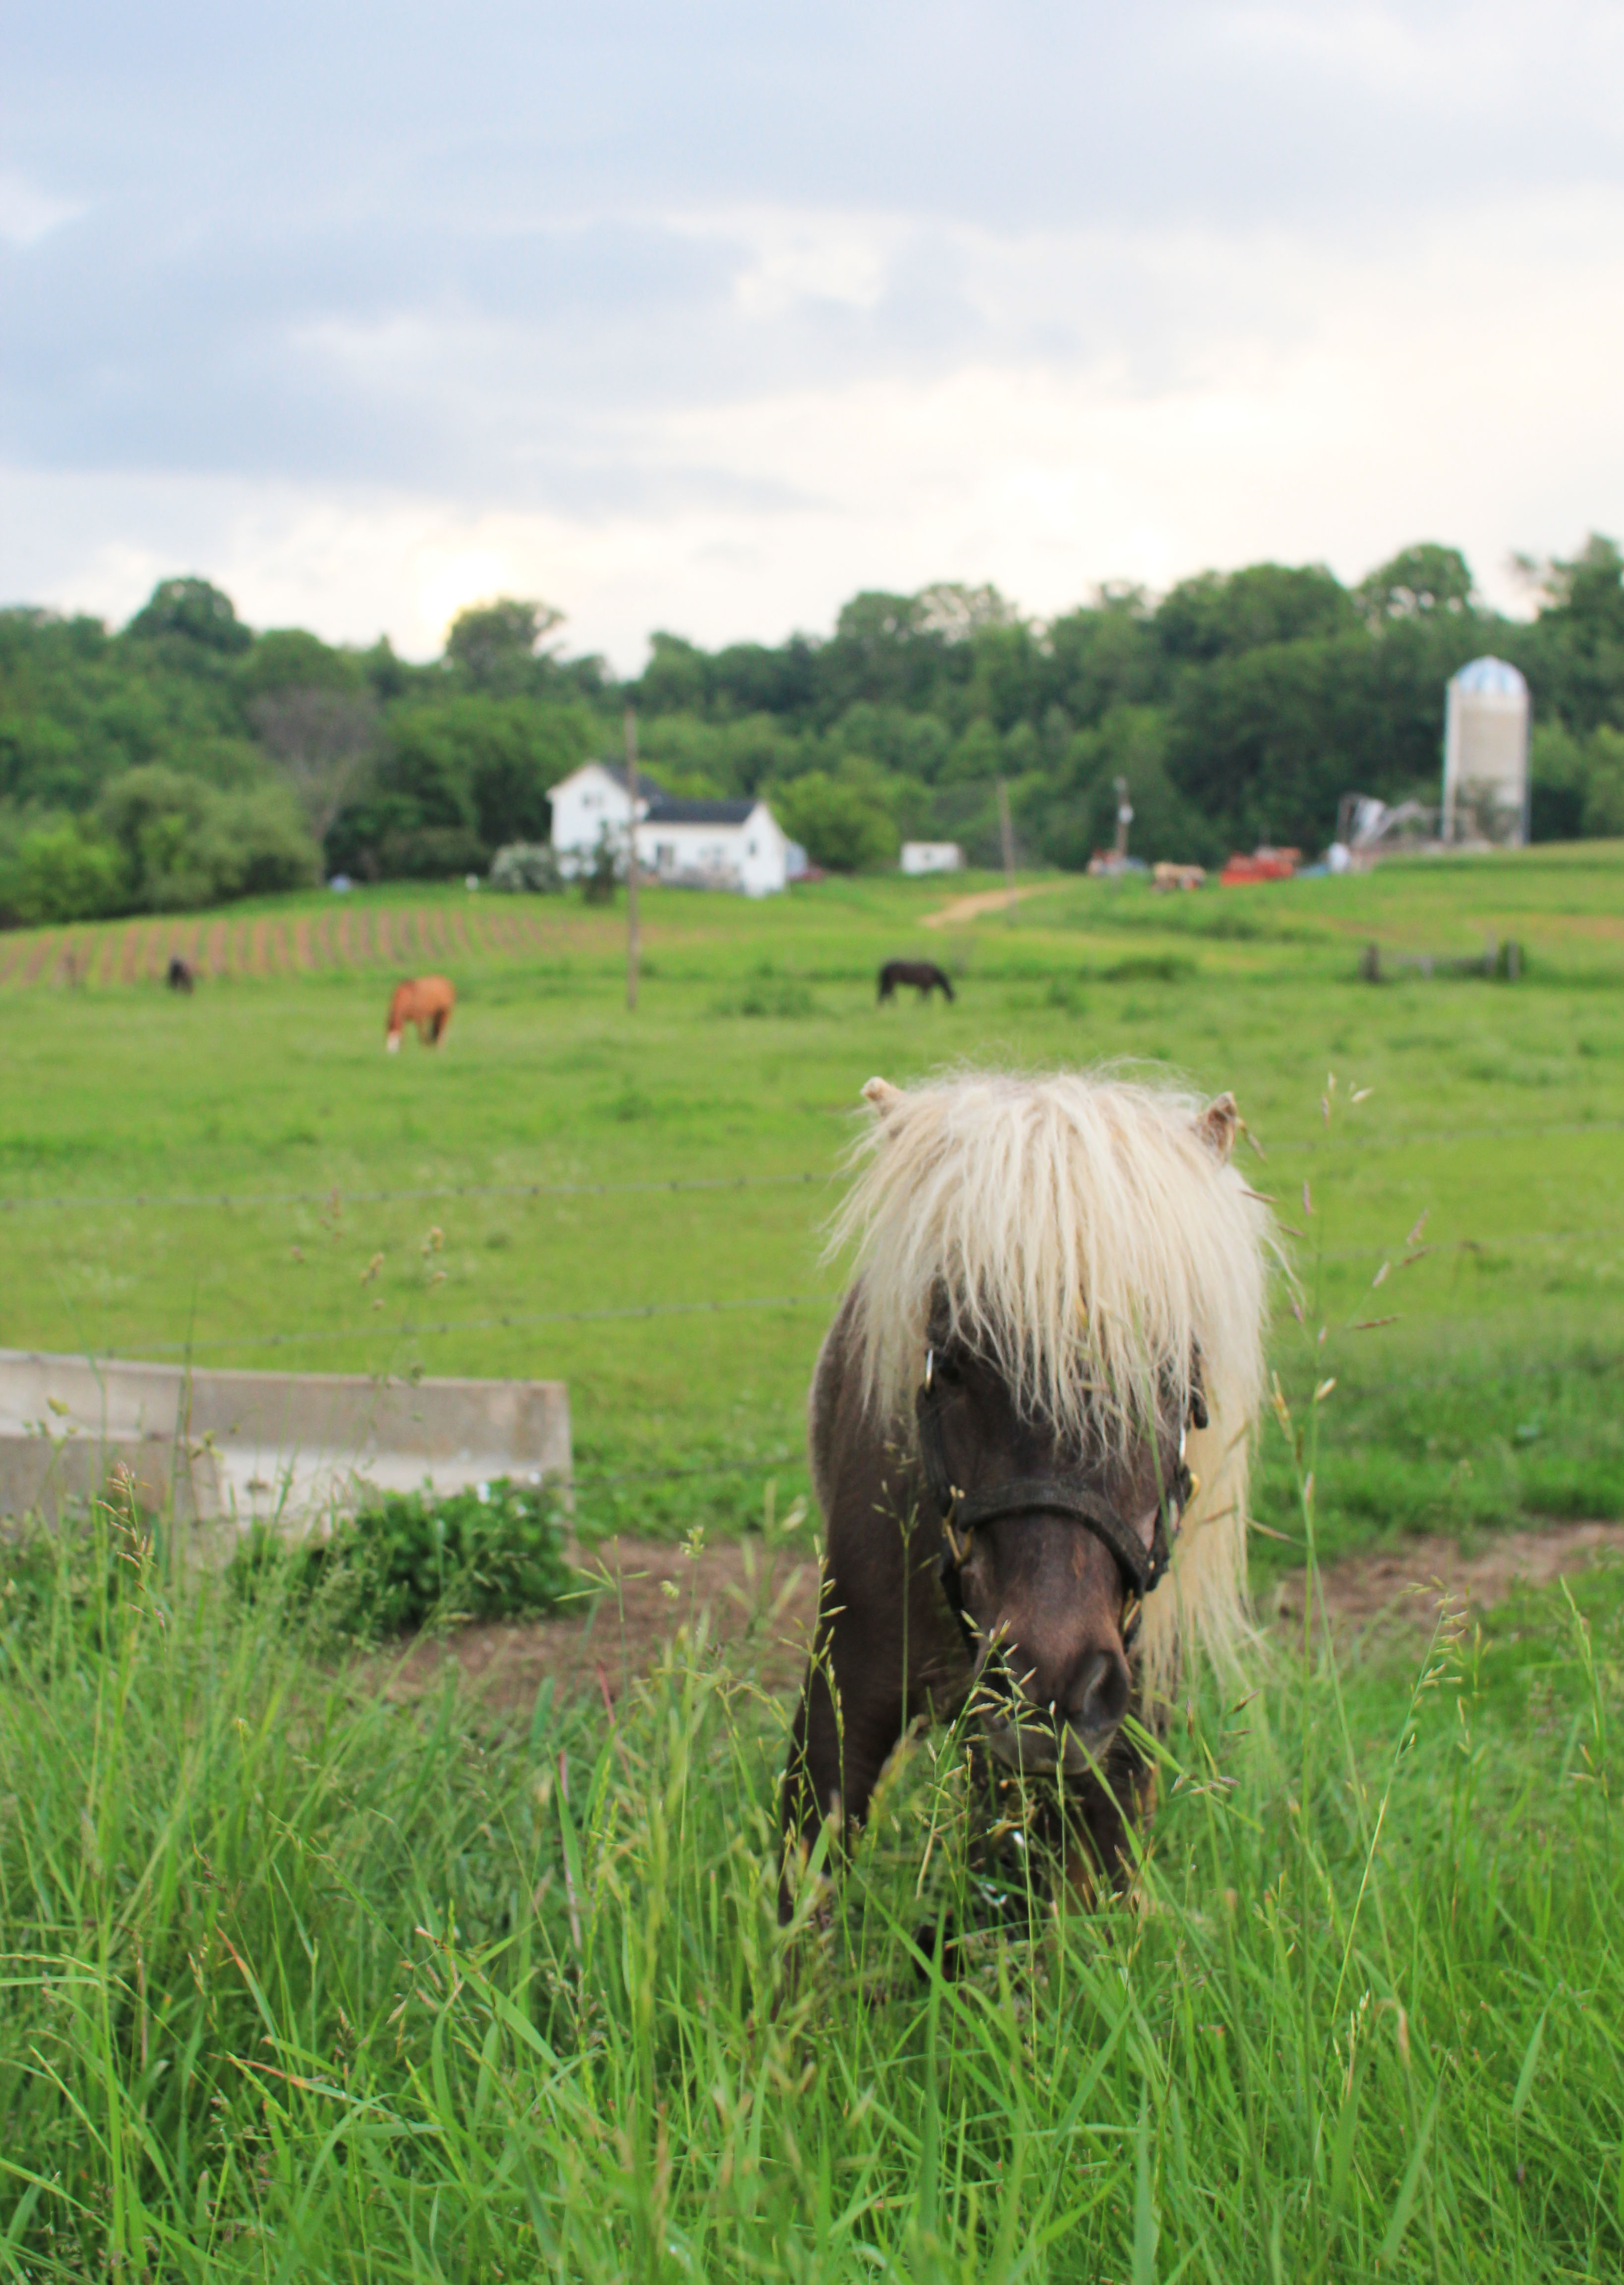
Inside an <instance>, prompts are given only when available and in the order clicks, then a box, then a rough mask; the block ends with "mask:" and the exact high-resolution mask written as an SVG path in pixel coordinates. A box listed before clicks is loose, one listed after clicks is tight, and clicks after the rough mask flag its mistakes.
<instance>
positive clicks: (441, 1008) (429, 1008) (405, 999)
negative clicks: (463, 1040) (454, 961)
mask: <svg viewBox="0 0 1624 2285" xmlns="http://www.w3.org/2000/svg"><path fill="white" fill-rule="evenodd" d="M456 1005H457V994H456V993H455V991H454V990H453V989H452V987H451V985H449V984H448V983H447V982H446V980H445V978H444V977H443V976H414V977H413V978H412V981H411V983H410V984H397V985H396V986H395V997H394V998H393V999H392V1000H391V1001H390V1002H389V1028H388V1032H387V1033H385V1035H384V1042H383V1044H384V1046H385V1047H386V1048H388V1051H389V1053H390V1054H391V1055H392V1056H393V1055H398V1053H399V1052H400V1035H401V1033H403V1032H404V1030H405V1028H406V1026H407V1025H408V1024H415V1025H417V1035H418V1037H419V1039H420V1040H421V1041H422V1042H423V1045H424V1046H425V1047H426V1048H437V1047H438V1046H439V1044H440V1035H441V1033H443V1031H444V1029H445V1027H446V1025H448V1024H449V1023H450V1022H451V1009H453V1008H454V1007H455V1006H456Z"/></svg>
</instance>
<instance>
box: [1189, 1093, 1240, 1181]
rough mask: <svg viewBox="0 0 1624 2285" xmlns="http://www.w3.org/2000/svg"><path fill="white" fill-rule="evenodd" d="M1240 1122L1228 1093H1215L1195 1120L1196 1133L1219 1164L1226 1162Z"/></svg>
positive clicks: (1232, 1147) (1226, 1163)
mask: <svg viewBox="0 0 1624 2285" xmlns="http://www.w3.org/2000/svg"><path fill="white" fill-rule="evenodd" d="M1240 1124H1241V1114H1240V1112H1239V1111H1238V1110H1237V1109H1236V1102H1235V1097H1234V1096H1233V1095H1229V1094H1224V1095H1215V1096H1214V1097H1213V1099H1212V1102H1211V1103H1208V1105H1207V1107H1206V1109H1205V1110H1204V1111H1203V1112H1202V1114H1201V1116H1200V1118H1199V1119H1196V1134H1197V1135H1199V1136H1200V1137H1201V1140H1202V1141H1203V1142H1204V1143H1205V1145H1206V1147H1207V1149H1208V1150H1210V1151H1211V1152H1212V1156H1213V1157H1214V1158H1216V1159H1218V1160H1219V1162H1220V1165H1224V1166H1227V1165H1228V1161H1229V1153H1230V1152H1231V1151H1232V1150H1234V1148H1235V1138H1236V1134H1237V1132H1238V1131H1239V1128H1240Z"/></svg>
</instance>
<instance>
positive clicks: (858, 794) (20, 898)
mask: <svg viewBox="0 0 1624 2285" xmlns="http://www.w3.org/2000/svg"><path fill="white" fill-rule="evenodd" d="M1523 569H1524V571H1525V575H1526V578H1527V580H1528V582H1529V585H1530V589H1531V593H1532V596H1533V600H1534V611H1533V615H1532V616H1530V617H1528V618H1526V619H1510V618H1507V617H1505V616H1501V615H1499V614H1496V613H1495V612H1493V611H1491V610H1489V609H1487V608H1486V607H1485V605H1484V604H1483V603H1482V601H1481V600H1480V599H1479V596H1478V595H1477V594H1476V593H1475V591H1474V588H1473V584H1472V579H1471V572H1470V569H1469V568H1468V566H1467V564H1466V562H1465V561H1464V559H1463V556H1462V555H1461V554H1460V553H1459V551H1458V550H1456V549H1454V548H1449V547H1444V546H1437V545H1432V544H1428V545H1423V546H1415V547H1411V548H1408V549H1406V550H1404V551H1403V552H1402V553H1401V554H1399V555H1397V556H1395V557H1394V558H1393V561H1391V562H1389V563H1386V564H1384V565H1383V566H1382V567H1381V568H1380V569H1377V570H1376V571H1374V572H1372V573H1371V574H1370V576H1369V577H1368V578H1366V579H1364V580H1363V581H1361V582H1360V583H1359V585H1356V586H1353V587H1345V586H1344V585H1342V584H1341V583H1340V582H1339V581H1338V579H1336V578H1335V577H1333V575H1332V574H1331V573H1330V571H1329V570H1326V569H1323V568H1322V567H1321V566H1314V565H1310V566H1306V567H1291V566H1284V565H1279V564H1273V563H1261V564H1254V565H1251V566H1249V567H1247V568H1246V569H1242V570H1238V571H1234V572H1228V573H1220V572H1205V573H1203V574H1201V575H1200V576H1199V577H1195V578H1191V579H1187V580H1184V581H1181V583H1180V584H1179V585H1176V586H1174V587H1173V588H1172V589H1171V590H1170V591H1169V592H1168V593H1166V594H1165V595H1162V596H1160V597H1156V596H1152V595H1150V594H1149V593H1146V592H1145V591H1144V590H1143V589H1142V588H1138V587H1130V586H1121V585H1117V586H1108V587H1105V588H1102V590H1100V591H1099V592H1098V593H1096V594H1095V595H1094V597H1093V598H1092V599H1091V600H1090V601H1088V602H1087V603H1086V604H1083V605H1080V606H1079V608H1078V609H1075V610H1071V611H1068V612H1063V613H1062V614H1061V615H1060V616H1057V617H1055V618H1054V619H1051V620H1049V621H1047V623H1040V622H1038V621H1035V620H1032V619H1030V618H1027V617H1024V616H1022V614H1021V613H1019V612H1018V611H1017V610H1016V609H1015V607H1014V606H1013V605H1012V604H1011V603H1009V602H1008V601H1007V600H1006V599H1005V598H1004V597H1003V596H1001V595H1000V594H999V593H998V592H997V590H996V589H994V588H992V587H967V586H958V585H938V586H933V587H928V588H925V589H923V590H922V592H920V593H917V594H913V595H899V594H890V593H877V592H870V593H862V594H859V595H857V596H855V597H853V598H852V600H851V601H850V602H849V603H847V604H846V605H845V606H844V608H843V609H842V611H841V612H840V614H839V616H838V618H837V619H836V624H835V627H834V629H833V631H832V632H831V633H829V634H828V636H825V637H821V638H818V637H812V636H807V635H794V636H791V637H790V638H789V640H788V641H786V642H784V643H781V644H778V645H772V644H762V643H738V644H733V645H729V646H727V647H726V648H721V649H718V650H714V651H707V650H705V649H703V648H701V647H700V646H698V645H697V644H694V643H692V642H689V641H687V640H685V639H684V638H682V637H681V636H679V635H675V634H671V633H667V632H656V633H655V635H654V636H653V638H652V639H651V645H650V656H649V659H648V662H647V665H646V667H645V668H644V670H643V672H642V673H641V674H640V675H639V677H638V678H636V679H635V680H633V681H631V682H627V683H619V682H616V679H614V677H613V676H612V675H611V674H610V673H609V672H608V670H607V669H606V667H605V666H604V664H603V662H602V661H601V660H600V659H598V658H595V657H590V656H569V654H568V653H567V651H566V648H565V647H564V644H563V641H562V639H561V619H560V616H559V614H558V613H556V612H555V611H553V610H551V609H548V608H547V607H545V606H544V605H542V604H539V603H535V602H529V601H517V600H513V599H503V600H500V601H496V602H494V603H490V604H483V605H480V606H476V607H475V608H474V609H469V610H466V611H464V612H463V613H461V614H460V616H459V617H458V618H457V619H456V621H455V622H454V623H453V624H452V626H451V631H450V633H449V635H448V637H447V640H446V645H445V649H444V652H443V656H441V657H439V658H438V659H435V660H434V661H432V662H430V663H428V664H425V665H417V664H410V663H408V662H406V661H404V660H402V659H400V658H398V657H396V655H395V653H394V652H393V651H392V650H391V648H390V647H389V645H388V642H387V641H382V640H381V641H380V642H379V643H377V644H375V645H374V646H373V648H371V649H358V648H347V647H337V646H333V645H330V644H327V643H324V642H322V641H321V640H319V639H318V637H317V636H315V635H313V634H310V633H308V632H304V631H302V630H300V629H275V630H270V631H266V632H255V631H254V630H252V629H251V628H249V627H247V626H246V625H244V624H243V623H242V622H241V621H240V620H239V618H238V616H237V614H236V611H235V609H233V607H232V604H231V600H230V599H229V597H227V596H226V595H224V594H223V593H221V592H220V590H219V589H218V588H216V587H214V586H213V585H210V584H209V583H208V581H206V580H202V579H197V578H180V579H167V580H164V581H162V582H161V584H160V585H159V586H158V587H157V588H156V589H155V590H154V592H153V596H152V598H151V599H150V601H148V602H147V603H146V604H145V607H144V608H143V609H141V610H140V611H138V612H137V614H136V616H134V617H133V618H132V619H131V620H130V621H129V624H128V625H126V626H124V627H123V628H122V629H120V630H118V631H116V632H114V631H111V630H109V629H108V628H107V627H106V626H105V625H104V624H102V623H101V622H100V621H98V620H96V619H92V618H88V617H72V618H65V617H61V616H58V615H56V614H54V613H51V612H49V611H45V610H40V609H12V610H8V611H4V612H0V921H4V922H7V923H19V922H30V921H39V920H59V919H69V918H77V917H81V916H85V915H94V914H98V913H108V912H120V911H135V910H166V909H179V908H184V907H196V906H200V905H204V904H208V903H214V902H217V901H219V900H221V899H228V898H231V897H234V896H243V895H255V894H262V893H266V892H269V891H276V890H280V889H286V888H292V887H295V886H298V885H300V884H302V883H306V882H310V881H313V880H316V879H318V878H319V877H321V876H323V874H324V873H325V874H326V875H332V874H333V873H338V872H345V873H349V874H351V875H354V876H358V877H361V878H366V879H381V878H388V877H402V876H416V877H423V878H443V877H446V876H455V875H458V874H460V873H463V872H465V871H470V870H483V869H484V868H485V866H486V865H487V864H488V863H489V861H490V857H491V855H492V854H493V852H495V851H496V850H497V849H498V848H499V847H501V846H502V845H503V844H506V843H510V842H514V841H527V840H537V839H545V836H546V833H547V830H548V825H549V813H548V803H547V791H546V789H547V788H548V786H549V785H551V784H553V783H555V782H556V781H557V780H558V779H559V778H561V777H562V776H563V775H565V774H566V773H568V772H569V770H570V769H571V768H573V767H574V766H576V765H577V763H578V762H580V761H582V760H584V759H585V758H588V757H589V756H591V755H592V754H594V753H604V752H612V751H614V750H615V749H616V744H617V741H618V733H619V719H620V714H621V711H622V709H623V708H624V706H625V705H626V704H628V703H631V704H634V705H636V706H637V708H638V710H639V720H640V724H641V747H642V751H643V754H644V756H645V758H646V759H647V764H648V766H649V768H650V769H651V770H652V771H654V772H655V773H656V774H657V775H658V777H659V778H660V780H661V781H662V782H663V784H665V785H666V786H667V787H668V788H669V789H671V791H673V792H678V793H683V794H687V795H690V796H698V797H703V796H706V795H710V796H715V797H729V796H734V797H736V796H741V795H756V794H765V796H766V797H768V798H769V799H770V800H771V802H772V803H773V807H774V810H775V811H776V813H778V815H779V817H780V819H781V822H782V823H783V825H784V827H785V828H786V830H787V831H788V833H789V834H790V835H791V836H793V837H794V838H795V839H796V840H798V841H800V842H802V843H803V844H804V845H805V847H806V848H807V850H808V852H809V854H810V855H811V856H812V858H813V859H814V860H816V861H817V862H819V863H821V864H824V865H826V866H828V867H831V868H837V869H861V868H873V867H880V866H884V865H887V864H890V863H891V862H893V861H894V860H895V857H896V852H897V848H898V843H899V841H900V840H901V839H902V838H904V837H910V838H932V839H945V840H955V841H959V842H961V843H962V844H965V846H966V848H967V851H968V852H969V855H970V857H971V859H972V860H980V861H992V860H993V859H994V858H995V855H996V851H997V836H998V828H997V785H998V781H999V780H1000V778H1002V779H1003V781H1005V783H1006V784H1007V786H1008V792H1009V800H1010V806H1011V811H1012V814H1013V817H1014V820H1015V825H1016V835H1017V838H1018V841H1019V844H1020V848H1021V852H1022V854H1023V856H1024V857H1025V858H1026V859H1028V860H1032V861H1040V862H1047V863H1052V864H1055V865H1060V866H1063V867H1078V866H1081V865H1083V864H1085V863H1086V862H1087V859H1088V857H1089V855H1090V853H1091V852H1093V850H1094V849H1095V848H1096V847H1099V846H1100V845H1102V844H1105V843H1108V842H1109V841H1110V835H1111V830H1112V826H1113V823H1114V818H1115V810H1116V793H1115V781H1116V780H1117V779H1118V777H1120V778H1123V779H1126V782H1127V786H1128V789H1129V795H1130V798H1131V800H1132V802H1133V805H1134V818H1135V821H1134V848H1135V849H1136V850H1137V851H1138V852H1140V853H1142V854H1143V855H1144V856H1146V857H1150V858H1157V857H1164V856H1165V857H1169V858H1173V859H1177V860H1189V861H1199V862H1204V863H1209V864H1210V863H1212V862H1214V861H1221V860H1222V859H1223V857H1224V856H1225V855H1226V854H1227V853H1228V851H1229V850H1230V849H1233V848H1251V847H1252V846H1253V845H1254V844H1258V843H1259V842H1271V843H1275V844H1296V845H1297V846H1298V847H1302V848H1306V849H1318V848H1320V847H1322V846H1323V845H1324V844H1325V842H1326V841H1327V840H1328V839H1329V837H1330V834H1331V831H1332V829H1333V828H1334V825H1335V820H1336V813H1337V805H1338V800H1339V798H1340V797H1341V796H1342V794H1343V793H1345V792H1347V791H1350V790H1357V791H1359V792H1361V793H1368V794H1375V795H1377V796H1380V797H1383V798H1385V799H1387V800H1398V799H1401V798H1404V797H1409V796H1417V797H1421V798H1424V799H1436V797H1437V788H1438V781H1439V773H1440V746H1441V734H1442V716H1443V687H1444V684H1445V682H1446V681H1447V678H1448V677H1449V675H1450V674H1452V673H1453V672H1454V671H1455V670H1456V669H1457V668H1458V667H1460V666H1461V665H1463V664H1464V663H1465V662H1466V661H1467V660H1468V659H1471V658H1473V657H1476V656H1479V655H1480V654H1482V653H1483V652H1486V651H1494V652H1495V653H1497V654H1498V655H1499V656H1502V657H1504V658H1508V659H1510V660H1511V661H1512V662H1513V663H1514V664H1517V665H1518V666H1519V667H1520V668H1521V669H1522V671H1523V672H1524V673H1525V674H1526V677H1527V679H1528V681H1529V684H1530V687H1531V688H1532V691H1533V694H1534V718H1535V729H1534V769H1533V818H1532V822H1533V831H1534V837H1535V838H1536V839H1570V838H1574V837H1578V836H1584V835H1592V834H1618V833H1624V557H1621V556H1620V551H1619V548H1618V546H1616V545H1615V544H1614V543H1613V542H1612V541H1611V540H1608V539H1603V538H1591V539H1590V540H1589V541H1588V543H1587V544H1586V546H1584V548H1583V549H1582V550H1581V551H1580V553H1579V554H1577V555H1575V556H1574V557H1573V559H1572V560H1571V561H1549V562H1544V563H1527V564H1526V565H1525V566H1524V567H1523Z"/></svg>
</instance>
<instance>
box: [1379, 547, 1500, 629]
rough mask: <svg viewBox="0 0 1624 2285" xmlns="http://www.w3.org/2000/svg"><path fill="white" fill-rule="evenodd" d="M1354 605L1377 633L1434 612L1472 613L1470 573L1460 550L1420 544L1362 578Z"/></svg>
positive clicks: (1405, 549) (1404, 550)
mask: <svg viewBox="0 0 1624 2285" xmlns="http://www.w3.org/2000/svg"><path fill="white" fill-rule="evenodd" d="M1353 600H1354V601H1355V602H1356V603H1357V604H1358V606H1359V609H1360V610H1361V613H1362V614H1363V616H1364V620H1365V624H1366V625H1367V626H1369V627H1370V628H1371V629H1372V630H1374V631H1379V630H1380V629H1381V628H1382V627H1384V626H1385V625H1386V624H1387V622H1388V621H1389V620H1390V619H1420V618H1425V617H1426V616H1428V614H1429V613H1431V612H1433V611H1452V612H1461V611H1465V610H1469V609H1471V602H1472V587H1471V571H1470V569H1468V568H1467V563H1466V558H1465V557H1464V556H1463V554H1461V551H1460V549H1459V548H1458V547H1441V546H1439V544H1438V543H1437V541H1436V540H1430V539H1428V540H1420V541H1418V542H1417V543H1416V546H1413V547H1405V548H1401V549H1400V552H1399V554H1397V555H1395V556H1394V557H1393V560H1392V561H1391V562H1387V563H1384V564H1382V565H1381V566H1380V567H1379V568H1378V569H1377V570H1374V571H1372V572H1371V573H1370V575H1369V577H1368V578H1364V579H1361V581H1360V583H1359V585H1358V586H1357V587H1355V588H1354V590H1353Z"/></svg>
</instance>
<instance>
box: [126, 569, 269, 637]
mask: <svg viewBox="0 0 1624 2285" xmlns="http://www.w3.org/2000/svg"><path fill="white" fill-rule="evenodd" d="M125 632H126V633H127V634H129V635H133V636H134V637H135V638H136V639H137V640H151V639H154V638H157V637H161V636H165V635H178V636H181V637H182V638H184V640H185V641H187V642H191V643H196V644H197V645H198V646H199V647H200V648H202V649H204V650H212V651H221V652H224V653H225V654H226V655H227V656H232V657H234V656H236V655H237V654H238V653H239V652H241V651H245V650H247V648H248V646H249V644H250V643H251V642H252V641H253V640H254V637H253V634H252V633H251V632H250V631H249V629H248V628H247V627H245V626H244V625H243V624H242V621H241V620H240V619H239V617H238V616H237V609H236V606H235V605H234V604H233V602H232V601H231V597H230V596H229V595H228V594H226V593H224V590H223V589H221V588H219V587H216V586H214V585H212V584H211V583H210V582H209V581H208V580H207V579H196V578H185V579H161V580H160V581H159V582H158V585H156V586H155V587H154V588H153V592H152V593H151V595H150V596H149V597H148V598H147V600H146V601H145V603H144V604H143V605H142V607H141V609H139V610H138V611H137V613H136V615H135V616H134V618H133V619H131V621H130V622H129V626H128V627H127V628H126V629H125Z"/></svg>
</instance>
